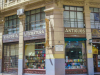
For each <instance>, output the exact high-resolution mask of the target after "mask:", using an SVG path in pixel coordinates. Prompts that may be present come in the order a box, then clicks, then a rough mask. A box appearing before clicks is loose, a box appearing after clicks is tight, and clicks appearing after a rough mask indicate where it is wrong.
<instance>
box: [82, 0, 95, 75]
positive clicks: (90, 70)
mask: <svg viewBox="0 0 100 75" xmlns="http://www.w3.org/2000/svg"><path fill="white" fill-rule="evenodd" d="M84 15H85V26H86V38H87V41H86V50H87V69H88V75H94V66H93V54H92V52H89V51H92V45H90V44H89V39H92V35H91V24H90V10H89V2H88V0H86V1H85V3H84Z"/></svg>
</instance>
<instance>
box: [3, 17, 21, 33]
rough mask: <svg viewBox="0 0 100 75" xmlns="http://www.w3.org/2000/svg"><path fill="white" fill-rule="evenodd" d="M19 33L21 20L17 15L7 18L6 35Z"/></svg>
mask: <svg viewBox="0 0 100 75" xmlns="http://www.w3.org/2000/svg"><path fill="white" fill-rule="evenodd" d="M18 32H19V18H18V16H17V15H13V16H9V17H6V18H5V26H4V34H12V33H18Z"/></svg>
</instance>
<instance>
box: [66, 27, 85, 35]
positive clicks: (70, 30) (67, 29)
mask: <svg viewBox="0 0 100 75" xmlns="http://www.w3.org/2000/svg"><path fill="white" fill-rule="evenodd" d="M65 33H66V34H68V33H69V34H70V33H71V34H72V33H76V34H85V29H84V28H77V29H76V28H65Z"/></svg>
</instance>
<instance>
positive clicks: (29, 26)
mask: <svg viewBox="0 0 100 75" xmlns="http://www.w3.org/2000/svg"><path fill="white" fill-rule="evenodd" d="M38 9H40V12H38V13H36V10H38ZM42 9H45V7H42V8H37V9H33V10H30V11H26V12H29V15H26V12H25V15H26V20H27V16H28V17H29V22H27V21H26V20H25V31H29V30H34V29H36V26H37V25H36V22H40V25H39V26H40V29H41V22H42V21H44V22H45V19H44V20H43V19H42V18H41V14H42V13H45V12H44V11H42ZM31 11H35V12H34V14H31ZM37 14H40V21H37V20H36V15H37ZM32 15H35V21H34V28H33V29H32V25H31V24H32V23H33V21H31V17H32ZM43 26H44V25H43Z"/></svg>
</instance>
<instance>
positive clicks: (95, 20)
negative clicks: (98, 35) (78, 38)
mask: <svg viewBox="0 0 100 75" xmlns="http://www.w3.org/2000/svg"><path fill="white" fill-rule="evenodd" d="M90 10H91V13H90V21H91V28H94V29H100V8H90Z"/></svg>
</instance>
